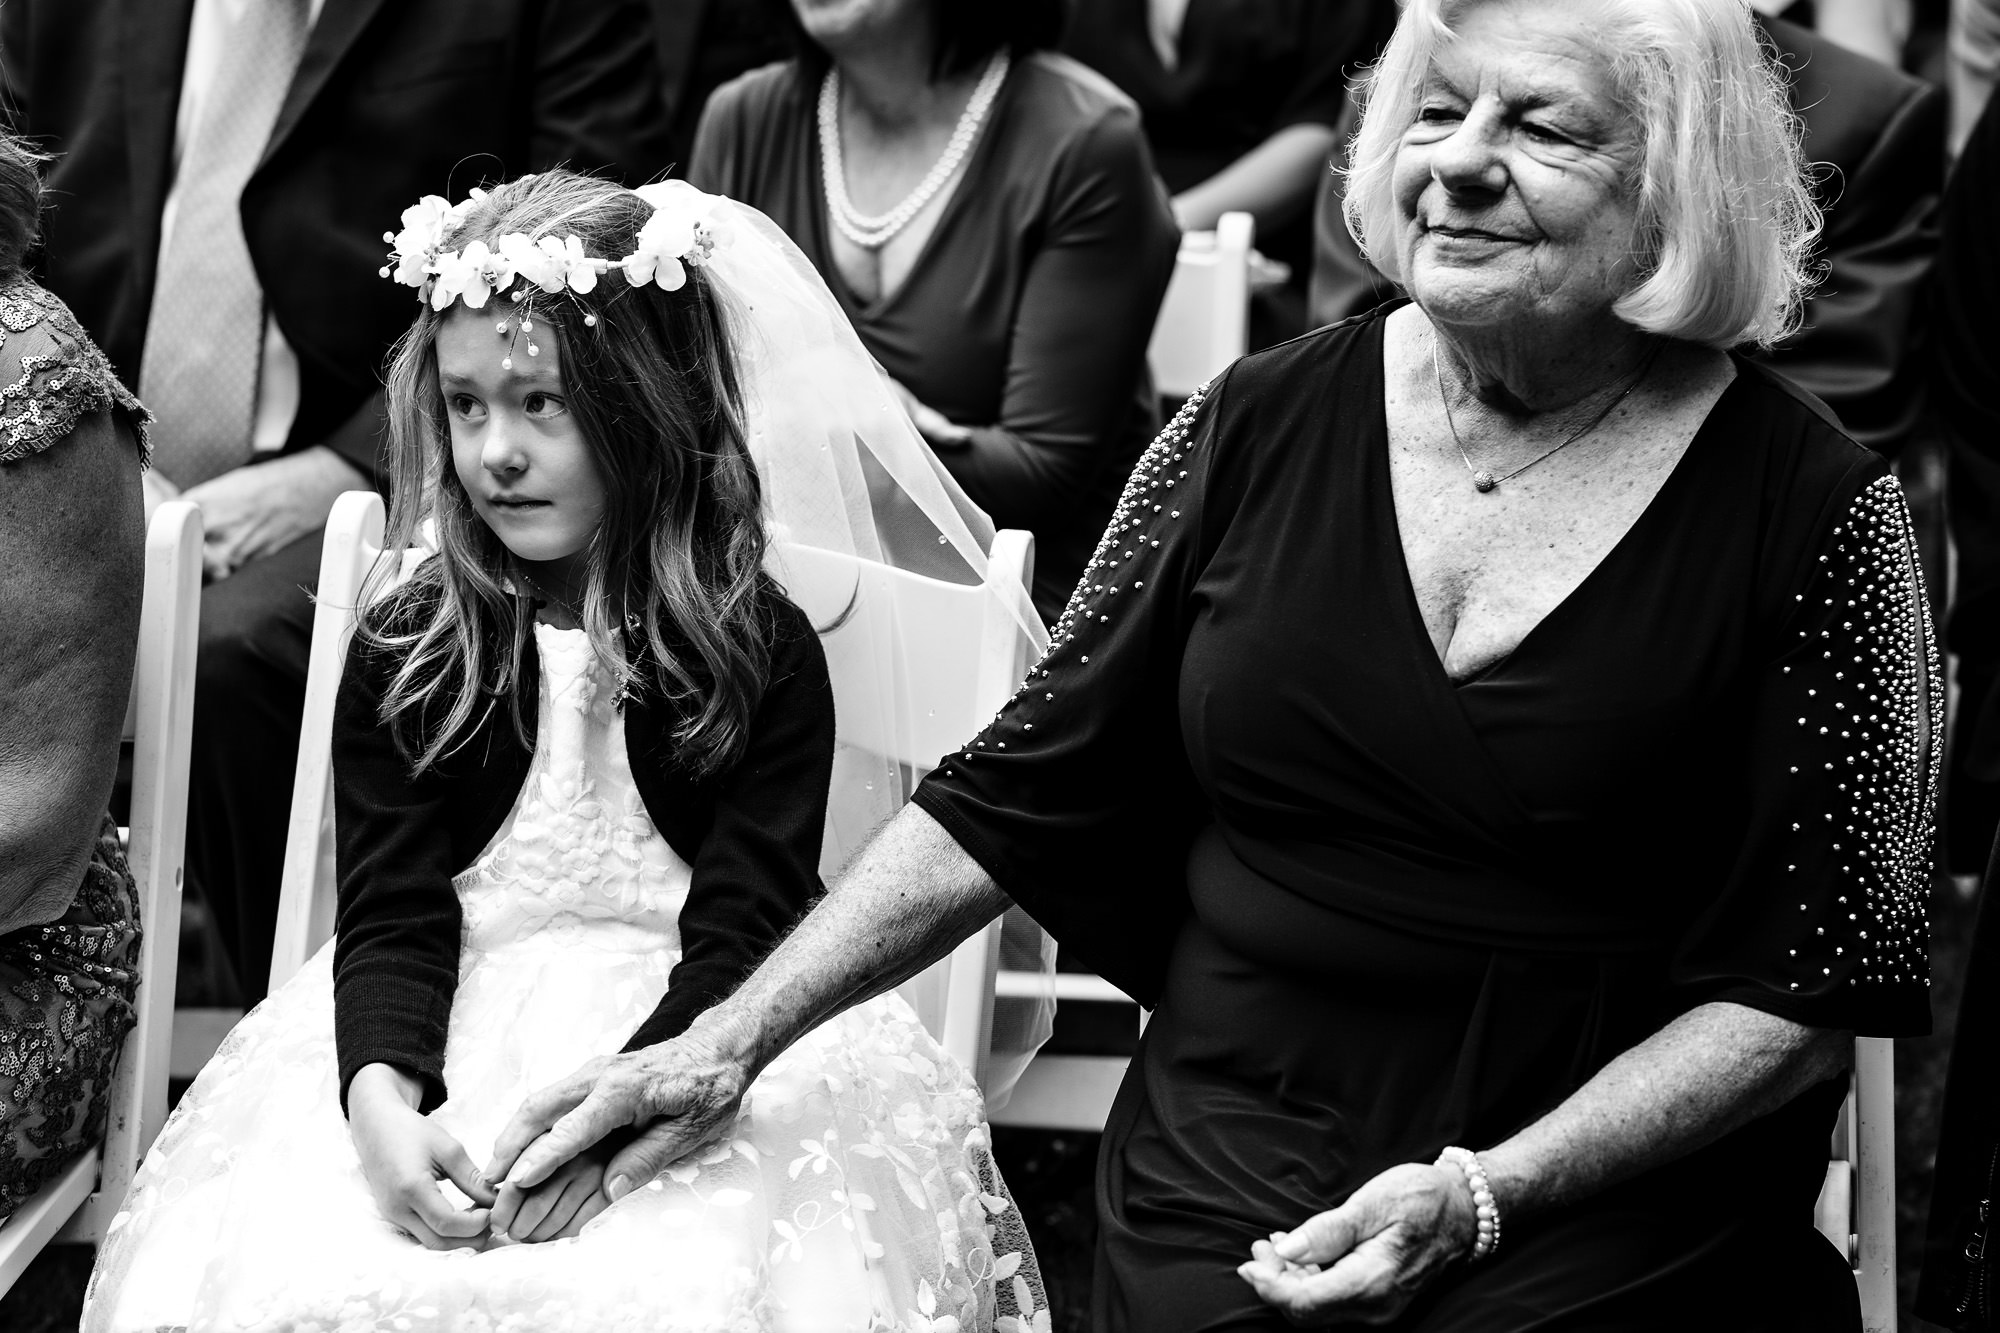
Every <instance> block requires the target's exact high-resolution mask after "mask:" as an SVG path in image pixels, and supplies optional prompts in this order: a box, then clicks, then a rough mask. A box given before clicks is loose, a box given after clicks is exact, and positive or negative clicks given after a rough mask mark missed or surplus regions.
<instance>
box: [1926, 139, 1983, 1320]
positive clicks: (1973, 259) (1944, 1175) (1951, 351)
mask: <svg viewBox="0 0 2000 1333" xmlns="http://www.w3.org/2000/svg"><path fill="white" fill-rule="evenodd" d="M1996 207H2000V101H1989V102H1988V103H1987V104H1986V110H1985V112H1984V113H1983V114H1982V115H1981V116H1980V118H1979V124H1978V125H1977V126H1976V127H1975V128H1974V129H1973V131H1972V137H1971V138H1970V139H1968V140H1967V141H1966V145H1965V152H1964V153H1963V154H1962V155H1961V156H1960V157H1959V159H1958V165H1957V167H1956V168H1954V169H1953V171H1952V177H1951V188H1950V189H1948V190H1947V191H1946V192H1945V201H1944V222H1943V231H1944V240H1943V243H1942V245H1941V246H1940V247H1939V250H1938V271H1937V281H1936V282H1935V283H1934V284H1933V286H1932V292H1931V309H1932V319H1933V320H1934V321H1935V324H1936V330H1937V336H1936V338H1935V340H1934V345H1935V349H1936V350H1935V357H1936V364H1935V366H1934V368H1933V370H1932V372H1931V402H1932V404H1933V406H1934V407H1935V408H1936V410H1937V417H1938V423H1939V424H1940V425H1941V426H1942V427H1943V428H1944V435H1945V446H1946V450H1947V458H1948V459H1949V462H1950V469H1951V472H1950V482H1949V489H1948V491H1947V494H1948V496H1949V497H1950V501H1951V504H1950V516H1951V527H1952V537H1953V539H1954V541H1955V543H1956V546H1957V550H1958V577H1957V579H1956V580H1955V585H1956V586H1955V587H1954V588H1953V590H1952V608H1951V639H1952V644H1953V647H1955V648H1956V649H1957V650H1958V655H1959V658H1958V672H1959V676H1958V679H1959V688H1960V694H1959V709H1958V717H1957V719H1956V721H1955V723H1954V726H1955V727H1956V728H1957V732H1958V734H1957V737H1956V744H1955V745H1954V747H1953V749H1954V754H1953V764H1952V773H1951V777H1950V779H1949V781H1948V782H1947V783H1946V791H1947V793H1948V797H1949V815H1948V818H1947V821H1946V823H1947V829H1948V832H1949V835H1950V838H1951V841H1952V843H1953V848H1952V850H1953V853H1954V860H1955V861H1958V862H1959V864H1960V865H1965V866H1967V868H1970V854H1971V853H1972V851H1973V848H1972V845H1971V844H1972V839H1973V837H1975V836H1977V833H1978V832H1980V831H1983V832H1984V833H1985V836H1986V839H1987V842H1988V844H1989V847H1990V846H1991V845H1992V843H1993V826H1994V823H1995V821H1996V818H2000V403H1996V401H1995V399H1994V394H1993V385H1994V377H1995V376H1996V374H2000V354H1996V352H1995V349H1994V345H1993V338H1992V335H1991V331H1990V330H1989V329H1988V328H1987V327H1986V325H1987V322H1988V320H1989V319H1990V318H1991V315H1992V310H1993V306H1994V303H1995V302H1996V301H2000V259H1996V256H1995V254H1994V252H1993V214H1994V210H1995V208H1996ZM1954 868H1955V869H1956V868H1957V866H1954ZM1996 1041H2000V861H1995V860H1993V859H1992V857H1991V856H1990V854H1989V857H1988V860H1987V863H1986V876H1985V880H1984V882H1983V884H1982V886H1981V888H1980V903H1979V916H1978V920H1977V924H1976V925H1975V926H1974V927H1973V933H1972V951H1971V954H1970V955H1969V956H1968V958H1967V960H1966V966H1965V990H1964V992H1963V994H1962V996H1961V998H1960V1000H1959V1009H1958V1026H1957V1030H1956V1032H1955V1033H1954V1035H1953V1037H1952V1052H1951V1072H1950V1075H1949V1076H1948V1078H1947V1080H1946V1084H1945V1098H1944V1112H1943V1116H1942V1119H1941V1122H1940V1124H1939V1127H1938V1150H1937V1172H1936V1175H1935V1177H1934V1180H1933V1184H1932V1186H1931V1212H1930V1226H1929V1231H1928V1234H1927V1236H1926V1237H1925V1242H1924V1268H1923V1280H1922V1282H1921V1283H1920V1284H1919V1286H1918V1289H1917V1300H1916V1310H1917V1313H1918V1314H1920V1315H1922V1316H1923V1317H1924V1318H1925V1319H1928V1320H1930V1321H1931V1322H1932V1323H1935V1324H1940V1325H1942V1326H1944V1327H1945V1328H1953V1329H1990V1328H1993V1327H1994V1326H1995V1324H1994V1319H1995V1313H1996V1309H1995V1304H1994V1298H1995V1297H1996V1296H2000V1291H1995V1290H1994V1289H1993V1288H1992V1286H1991V1283H1992V1282H1993V1280H1994V1278H1995V1277H1996V1276H2000V1275H1996V1274H1995V1273H1994V1272H1993V1271H1992V1266H1993V1264H1994V1262H1995V1261H1996V1260H2000V1246H1997V1245H1995V1244H1994V1243H1993V1242H1991V1241H1989V1240H1988V1239H1987V1237H1988V1236H1989V1235H1991V1234H1992V1226H1993V1221H1994V1219H1993V1216H1992V1202H1993V1191H1994V1188H1995V1185H1996V1177H1995V1173H1994V1169H1993V1168H1994V1163H1995V1161H1996V1160H2000V1159H1996V1157H1995V1153H1996V1151H2000V1077H1996V1076H1995V1073H1994V1064H1993V1051H1994V1044H1995V1042H1996Z"/></svg>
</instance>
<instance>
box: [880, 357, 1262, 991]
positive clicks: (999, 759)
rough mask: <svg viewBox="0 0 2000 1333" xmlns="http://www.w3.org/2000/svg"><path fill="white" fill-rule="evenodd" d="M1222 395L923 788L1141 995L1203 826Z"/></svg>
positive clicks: (1028, 899)
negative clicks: (1191, 757) (1207, 588)
mask: <svg viewBox="0 0 2000 1333" xmlns="http://www.w3.org/2000/svg"><path fill="white" fill-rule="evenodd" d="M1219 392H1220V390H1219V388H1208V387H1205V388H1203V389H1202V390H1200V391H1197V392H1196V393H1195V394H1194V396H1193V397H1191V398H1190V399H1189V400H1188V402H1187V404H1186V405H1185V406H1184V407H1182V408H1181V410H1180V411H1179V413H1177V414H1176V415H1175V416H1174V418H1173V420H1172V421H1171V422H1169V423H1168V425H1167V428H1166V429H1165V430H1164V431H1162V432H1161V433H1160V435H1159V436H1158V438H1157V439H1155V440H1154V442H1153V444H1152V446H1151V447H1150V448H1148V449H1147V450H1146V452H1145V453H1144V454H1143V455H1142V456H1141V458H1140V460H1139V464H1138V466H1137V468H1136V469H1134V471H1133V473H1132V475H1131V477H1130V479H1129V480H1128V481H1127V482H1126V484H1125V488H1124V491H1123V493H1122V494H1121V496H1120V498H1119V501H1118V504H1117V507H1116V508H1115V509H1114V511H1113V513H1112V517H1111V523H1110V526H1109V527H1107V528H1106V529H1105V532H1104V535H1103V537H1102V539H1100V541H1099V542H1098V544H1097V548H1096V552H1095V553H1094V554H1093V556H1092V557H1091V559H1090V561H1089V563H1088V564H1087V565H1086V566H1085V567H1084V571H1083V578H1082V580H1081V581H1080V582H1079V583H1078V584H1077V587H1076V591H1075V592H1073V593H1072V594H1071V595H1070V599H1069V604H1068V606H1067V608H1066V609H1065V610H1064V611H1063V614H1062V616H1061V618H1060V619H1059V620H1058V621H1057V622H1056V627H1055V630H1054V632H1053V633H1052V634H1051V635H1050V640H1049V649H1048V652H1047V653H1046V654H1045V655H1044V656H1043V658H1042V660H1041V661H1040V662H1038V663H1036V665H1035V666H1034V667H1033V668H1032V669H1030V671H1029V672H1028V676H1027V679H1026V680H1025V681H1023V682H1022V684H1021V687H1020V689H1019V690H1018V691H1016V693H1015V694H1014V696H1013V698H1012V699H1010V700H1009V701H1008V703H1007V704H1006V705H1005V706H1004V707H1003V708H1002V709H1001V710H1000V712H999V713H998V714H997V715H995V717H994V719H993V722H992V723H991V724H990V725H989V726H988V727H987V728H986V729H985V730H984V731H982V732H981V733H980V734H979V735H978V736H977V737H975V738H974V739H973V740H971V741H970V742H968V743H967V745H966V747H965V748H964V749H963V750H961V751H959V752H957V753H955V754H950V755H946V756H945V757H944V759H943V760H942V761H941V762H940V763H939V765H938V767H937V769H936V770H935V771H934V772H933V773H932V774H931V776H930V777H929V778H927V779H925V781H924V783H923V785H922V786H920V787H919V788H918V789H917V792H916V794H915V797H914V798H913V799H914V800H915V802H916V804H918V805H919V806H921V807H922V808H923V809H924V810H925V811H927V812H928V813H929V814H930V815H931V816H932V817H933V818H935V819H937V820H938V822H939V823H941V824H943V825H944V826H945V828H946V830H947V831H948V832H950V833H951V835H952V836H953V838H954V839H956V840H957V841H958V843H959V845H960V846H962V847H963V848H964V849H965V850H966V851H967V852H968V853H969V854H970V855H971V856H972V857H973V859H975V860H976V861H978V862H979V863H980V865H981V866H982V867H983V868H984V869H985V870H986V872H987V873H988V874H990V875H992V876H993V879H994V881H995V882H996V883H998V884H999V885H1000V887H1001V888H1002V889H1004V890H1006V891H1007V893H1008V894H1009V895H1011V896H1012V897H1013V898H1014V899H1015V901H1017V902H1018V903H1020V904H1021V906H1023V907H1025V908H1026V909H1027V910H1028V912H1029V913H1030V914H1031V915H1033V916H1034V917H1035V919H1036V920H1037V921H1039V922H1040V923H1041V925H1042V926H1043V927H1044V928H1045V929H1046V930H1048V931H1049V933H1050V934H1052V935H1054V936H1056V937H1057V938H1058V939H1061V940H1062V941H1063V948H1064V949H1065V950H1066V951H1068V952H1070V953H1071V954H1072V955H1073V956H1075V957H1077V958H1078V959H1079V960H1080V961H1082V962H1083V963H1085V964H1086V965H1088V966H1090V967H1091V968H1092V969H1093V970H1095V971H1097V972H1099V973H1100V974H1102V975H1103V976H1104V977H1105V978H1106V979H1108V980H1110V981H1111V982H1113V983H1114V984H1116V985H1119V986H1121V987H1123V988H1124V989H1125V990H1126V991H1127V992H1128V993H1129V994H1131V995H1133V996H1134V997H1135V998H1137V999H1139V1000H1141V1001H1142V1002H1145V1003H1151V1002H1152V999H1153V998H1155V997H1156V996H1157V992H1158V987H1159V985H1160V982H1161V979H1162V977H1163V975H1164V966H1165V958H1166V954H1167V949H1168V946H1169V944H1170V942H1171V940H1172V938H1173V934H1174V932H1175V931H1176V930H1177V929H1178V928H1179V924H1180V921H1181V919H1182V916H1183V915H1184V913H1185V910H1186V890H1185V887H1184V881H1183V877H1182V875H1181V873H1180V872H1181V862H1182V859H1183V857H1184V856H1185V853H1186V850H1187V842H1186V839H1187V838H1191V837H1192V836H1193V833H1194V831H1195V829H1196V828H1197V827H1199V826H1200V824H1201V823H1202V822H1203V816H1202V814H1201V811H1202V809H1203V808H1204V807H1203V806H1202V804H1201V799H1200V794H1199V790H1198V788H1196V786H1195V784H1194V779H1193V776H1192V771H1191V769H1190V768H1189V765H1188V761H1187V756H1186V751H1185V749H1184V747H1183V745H1182V743H1181V739H1180V731H1179V728H1178V726H1177V725H1176V723H1175V717H1176V705H1175V691H1176V687H1177V682H1178V680H1179V675H1180V666H1181V658H1182V655H1183V652H1184V651H1185V646H1186V639H1187V635H1188V632H1189V625H1190V621H1189V614H1190V613H1189V609H1188V607H1189V599H1188V592H1189V590H1190V589H1191V588H1192V586H1193V584H1194V581H1195V579H1196V577H1197V576H1198V575H1199V573H1200V571H1201V568H1202V563H1203V560H1204V558H1205V552H1206V551H1207V550H1208V549H1209V548H1210V547H1212V544H1213V535H1212V534H1213V532H1214V531H1216V530H1218V529H1219V528H1220V527H1221V526H1222V525H1223V524H1224V523H1226V521H1227V520H1226V516H1225V515H1222V514H1220V513H1219V512H1218V510H1219V507H1217V506H1210V505H1209V504H1208V503H1207V501H1206V497H1205V491H1206V490H1207V479H1208V475H1209V473H1210V471H1211V470H1212V467H1213V465H1214V454H1215V452H1216V451H1215V449H1214V442H1215V441H1214V437H1215V435H1216V433H1217V431H1218V430H1219V429H1220V428H1219V427H1218V426H1217V418H1218V417H1219V416H1220V412H1219V410H1218V406H1217V397H1218V395H1219ZM1183 834H1184V835H1185V837H1183V836H1181V835H1183Z"/></svg>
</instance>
